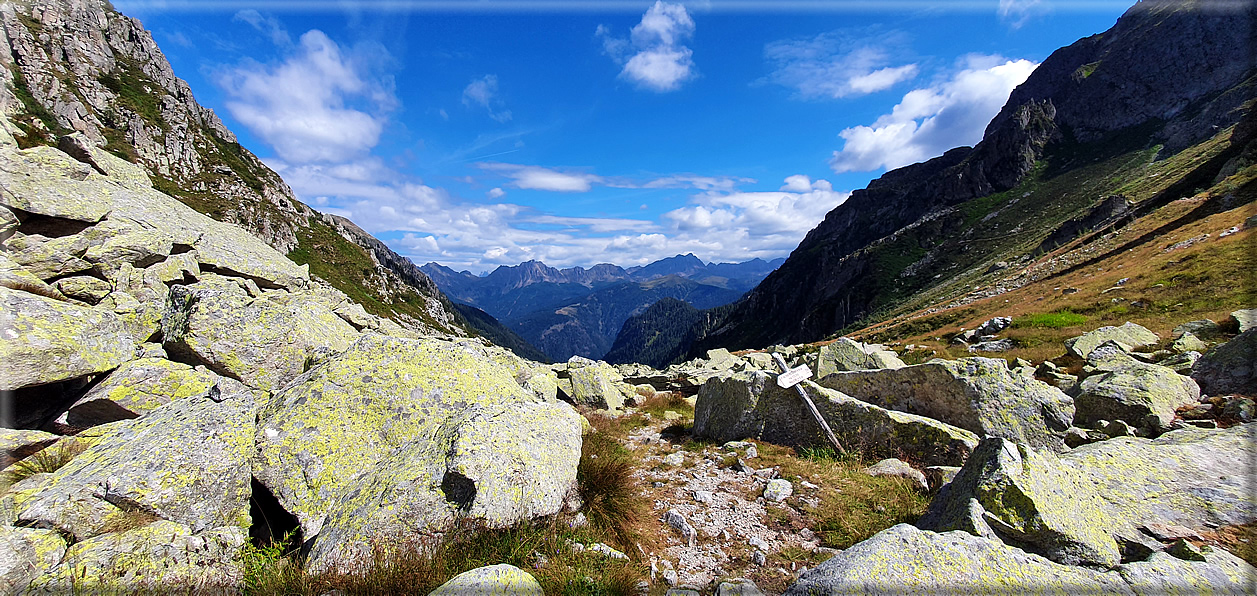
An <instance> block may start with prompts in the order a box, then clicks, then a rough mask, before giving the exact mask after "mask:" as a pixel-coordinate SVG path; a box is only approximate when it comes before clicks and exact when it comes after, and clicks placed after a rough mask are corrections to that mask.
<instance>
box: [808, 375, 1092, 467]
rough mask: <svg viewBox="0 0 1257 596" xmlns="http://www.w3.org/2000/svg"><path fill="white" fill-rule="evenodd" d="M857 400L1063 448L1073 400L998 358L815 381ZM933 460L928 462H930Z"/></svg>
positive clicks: (1051, 447)
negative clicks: (1059, 434) (1061, 434)
mask: <svg viewBox="0 0 1257 596" xmlns="http://www.w3.org/2000/svg"><path fill="white" fill-rule="evenodd" d="M818 383H820V384H821V385H823V386H825V387H829V388H831V389H835V390H837V391H840V392H842V393H845V394H847V395H850V396H852V397H855V398H856V399H860V400H863V401H866V402H868V403H871V404H875V405H877V406H880V407H883V408H889V409H892V410H898V411H901V412H909V413H912V414H916V415H919V416H927V417H929V418H933V419H935V420H939V421H941V422H944V423H947V424H950V425H953V426H957V427H960V428H963V429H965V430H968V431H971V432H974V433H977V434H978V435H979V436H985V435H991V436H996V437H1003V438H1006V439H1009V440H1013V441H1019V442H1022V443H1027V444H1030V445H1033V446H1035V447H1038V448H1046V449H1053V450H1061V449H1063V444H1062V442H1061V440H1060V438H1058V437H1057V436H1055V435H1054V434H1053V432H1052V431H1063V430H1065V429H1066V428H1069V425H1070V421H1072V420H1073V417H1074V404H1073V400H1071V399H1070V398H1069V396H1067V395H1065V394H1064V393H1063V392H1061V390H1060V389H1057V388H1055V387H1053V386H1051V385H1048V384H1047V383H1044V382H1042V381H1038V380H1036V379H1033V378H1029V377H1026V376H1024V375H1015V374H1012V372H1011V371H1009V370H1008V367H1007V365H1006V364H1005V363H1004V361H1002V360H995V359H991V358H962V359H960V360H934V361H931V362H927V363H925V364H916V365H912V366H905V367H903V368H899V369H894V370H875V371H855V372H842V373H835V374H832V375H829V376H826V377H824V378H822V379H821V380H820V381H818ZM931 463H932V462H931Z"/></svg>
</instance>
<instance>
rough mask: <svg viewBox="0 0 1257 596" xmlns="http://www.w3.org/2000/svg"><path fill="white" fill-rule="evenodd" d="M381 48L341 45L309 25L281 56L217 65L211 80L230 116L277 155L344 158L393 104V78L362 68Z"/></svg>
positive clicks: (298, 159)
mask: <svg viewBox="0 0 1257 596" xmlns="http://www.w3.org/2000/svg"><path fill="white" fill-rule="evenodd" d="M382 52H383V50H382V49H380V48H367V47H362V48H356V49H355V51H351V52H346V51H344V50H342V49H341V47H340V46H339V45H337V44H336V42H335V41H332V40H331V39H330V38H329V37H328V36H327V35H326V34H324V33H323V32H322V31H319V30H317V29H315V30H311V31H308V32H306V33H305V34H304V35H302V36H301V39H300V43H299V44H298V46H297V47H295V48H292V49H291V50H290V51H289V52H288V56H287V57H286V59H285V60H284V61H283V62H282V63H279V64H271V65H266V64H260V63H258V62H255V61H252V60H246V61H245V62H243V63H242V64H240V65H239V66H236V67H234V68H227V69H220V70H219V71H218V72H217V73H216V76H215V77H214V80H215V83H216V84H217V85H218V86H219V87H220V88H221V89H222V90H223V91H224V93H225V94H226V95H227V97H228V98H229V99H228V100H227V102H226V105H227V110H228V111H229V112H230V113H231V115H232V116H233V117H234V118H235V119H236V120H238V121H240V123H241V124H243V125H245V126H246V127H248V128H249V130H251V131H253V132H254V133H255V134H257V135H258V136H259V137H261V139H262V140H263V141H265V142H266V143H267V144H268V145H270V146H271V147H272V148H274V150H275V152H276V153H277V154H278V155H279V157H280V158H282V159H283V160H285V161H288V162H293V163H312V162H341V161H348V160H350V159H353V158H355V157H357V156H360V155H363V154H365V153H366V152H367V151H369V150H370V149H371V148H372V147H374V146H375V145H376V143H378V142H379V138H380V133H381V132H382V131H383V126H384V122H385V119H386V116H385V114H386V113H387V112H388V111H389V110H390V109H392V107H393V106H395V105H396V103H397V99H396V97H395V96H394V94H393V90H392V88H391V80H388V79H385V78H377V79H373V78H371V77H370V76H369V74H368V73H369V70H370V68H369V66H368V65H369V64H373V63H374V64H379V63H381V62H384V61H385V60H384V59H383V58H382V57H381V55H380V54H381V53H382ZM386 57H387V56H386V55H385V56H384V58H386ZM367 110H370V111H369V112H368V111H367Z"/></svg>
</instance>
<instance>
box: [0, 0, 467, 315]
mask: <svg viewBox="0 0 1257 596" xmlns="http://www.w3.org/2000/svg"><path fill="white" fill-rule="evenodd" d="M0 37H2V38H3V39H2V41H3V48H4V51H0V111H3V113H4V114H6V115H8V116H9V117H10V118H11V119H12V121H13V122H14V124H15V125H16V128H15V130H14V138H15V139H16V140H17V142H18V144H19V145H20V146H22V147H32V146H36V145H55V144H56V143H57V140H58V138H60V137H61V136H63V135H65V134H68V133H71V132H79V133H82V134H83V135H84V136H85V137H86V139H87V142H88V143H89V144H93V145H98V146H102V147H104V148H105V149H106V150H107V151H109V152H111V153H113V154H114V155H117V156H119V157H121V158H123V159H125V160H127V161H130V162H133V163H136V164H140V165H142V166H143V167H144V169H145V170H146V172H147V174H148V175H149V177H150V178H151V179H152V181H153V184H154V186H155V187H156V188H157V189H159V190H161V191H162V192H166V193H167V194H170V195H171V196H173V197H175V198H177V199H179V200H180V201H182V202H183V203H184V204H186V205H188V206H190V207H192V208H194V209H196V210H197V211H199V212H201V213H203V214H206V215H209V216H210V217H212V218H214V219H217V220H219V221H224V222H229V223H234V224H237V225H239V226H240V227H242V228H244V229H246V230H248V231H249V232H250V233H252V234H253V235H255V236H257V237H258V238H261V239H262V240H263V241H265V242H266V243H267V244H269V245H270V246H272V247H274V248H275V249H277V250H279V251H280V252H281V253H284V254H285V255H287V256H289V257H290V258H292V259H293V260H295V261H297V262H299V263H301V264H308V265H309V266H310V267H311V273H312V274H313V275H315V276H316V277H319V278H321V279H324V280H325V281H327V282H329V283H331V284H332V285H333V286H334V287H336V288H337V289H339V290H341V291H342V292H344V293H346V294H347V295H350V296H352V297H353V298H354V299H355V300H356V301H358V302H359V303H360V304H362V306H363V307H364V308H366V309H367V310H368V311H369V312H371V313H373V314H376V315H379V316H388V317H390V318H393V319H395V320H396V321H397V322H398V323H399V324H401V325H403V326H405V327H407V328H410V329H414V330H424V331H430V332H439V333H446V334H451V333H452V334H455V335H465V334H466V333H467V332H466V331H465V330H464V329H463V326H464V325H465V322H464V321H462V320H461V319H460V317H459V315H458V314H457V313H455V312H454V310H453V307H452V306H451V305H450V304H449V302H448V301H447V300H446V299H445V298H444V297H442V296H441V293H440V291H439V290H438V289H437V288H436V286H435V285H434V284H432V283H431V281H430V280H428V279H427V277H426V276H424V275H423V274H422V273H421V272H419V271H418V269H417V268H416V267H415V266H414V265H413V264H411V263H410V262H409V261H408V260H407V259H405V258H403V257H401V256H399V255H397V254H396V253H394V252H393V251H392V250H390V249H388V247H386V246H384V244H383V243H381V242H379V241H377V240H375V239H374V238H372V237H371V236H370V235H369V234H367V233H365V232H363V231H362V230H361V229H359V228H358V227H357V226H355V225H353V224H352V223H351V222H349V221H347V220H345V219H343V218H338V217H334V216H329V215H325V214H322V213H319V212H317V211H314V210H313V209H310V208H309V207H308V206H306V205H304V204H302V203H301V202H299V201H297V200H296V199H295V198H294V196H293V194H292V191H291V190H290V189H289V188H288V186H287V185H286V184H284V182H283V180H282V179H281V178H280V177H279V176H278V175H277V174H275V172H273V171H271V170H270V169H269V168H267V167H266V165H264V164H263V163H262V162H261V161H259V160H258V159H257V157H255V156H254V155H253V154H252V153H250V152H249V151H248V150H246V149H244V148H243V147H241V146H240V144H239V143H237V142H236V138H235V135H233V134H232V132H231V131H230V130H228V129H227V128H226V127H224V126H223V124H222V122H221V121H220V120H219V118H218V116H216V115H215V114H214V112H213V111H212V110H209V109H206V108H204V107H202V106H200V105H199V104H197V102H196V99H195V98H194V97H193V95H192V91H191V89H189V88H188V85H187V84H186V83H185V82H184V81H183V80H181V79H179V78H178V77H177V76H175V74H174V71H173V70H172V69H171V67H170V64H169V62H167V60H166V59H165V57H164V56H163V55H162V53H161V50H160V49H159V48H158V47H157V44H156V43H155V42H154V41H153V38H152V35H151V34H149V32H147V31H145V30H144V28H143V26H142V25H141V24H140V22H139V21H137V20H135V19H131V18H128V17H126V16H124V15H122V14H120V13H118V12H116V11H115V10H114V9H113V7H112V6H111V5H110V4H109V2H107V1H106V0H40V1H23V2H6V3H4V4H3V5H0Z"/></svg>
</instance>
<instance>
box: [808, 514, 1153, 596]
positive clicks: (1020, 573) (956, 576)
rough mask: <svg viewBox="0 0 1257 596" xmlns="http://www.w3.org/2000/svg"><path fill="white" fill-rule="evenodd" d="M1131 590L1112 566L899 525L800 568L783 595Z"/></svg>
mask: <svg viewBox="0 0 1257 596" xmlns="http://www.w3.org/2000/svg"><path fill="white" fill-rule="evenodd" d="M1014 593H1035V594H1047V593H1051V594H1131V593H1132V592H1131V590H1130V588H1129V587H1127V585H1126V584H1125V582H1123V581H1122V578H1121V576H1119V575H1118V574H1117V573H1115V572H1111V571H1110V572H1098V571H1093V570H1091V569H1088V568H1085V567H1072V566H1067V565H1061V564H1059V563H1054V562H1052V561H1049V560H1047V559H1045V558H1043V557H1040V556H1037V555H1033V554H1029V553H1026V552H1024V551H1021V550H1019V549H1017V548H1014V547H1011V546H1006V545H1004V544H1003V543H1002V542H1000V541H998V540H992V539H989V538H981V537H978V536H973V535H971V534H968V533H965V532H945V533H934V532H926V531H922V530H918V529H917V528H914V527H912V526H909V525H907V524H899V525H897V526H894V527H891V528H889V529H887V530H883V531H881V532H879V533H877V534H876V535H874V536H873V537H872V538H869V539H868V540H865V541H864V542H861V543H859V544H856V545H855V546H852V547H851V548H848V549H846V550H844V551H842V552H840V553H838V554H837V555H835V556H834V557H832V558H830V559H829V560H828V561H825V562H824V563H821V564H820V565H817V566H816V568H815V569H812V570H810V571H808V572H807V573H804V574H803V575H802V576H801V577H800V578H799V580H798V581H797V582H795V583H794V584H793V585H791V586H790V587H789V588H788V589H787V590H786V592H785V595H786V596H819V595H833V596H839V595H845V594H885V595H887V596H891V595H897V594H1014Z"/></svg>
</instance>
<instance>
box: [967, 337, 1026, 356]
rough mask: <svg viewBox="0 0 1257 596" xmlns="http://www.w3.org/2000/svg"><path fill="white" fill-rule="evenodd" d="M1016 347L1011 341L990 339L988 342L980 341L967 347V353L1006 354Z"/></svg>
mask: <svg viewBox="0 0 1257 596" xmlns="http://www.w3.org/2000/svg"><path fill="white" fill-rule="evenodd" d="M1015 347H1017V344H1015V343H1013V340H1011V339H1007V338H1005V339H992V340H990V341H980V342H978V343H976V344H973V345H971V346H969V352H970V353H973V352H1007V351H1009V350H1011V349H1013V348H1015Z"/></svg>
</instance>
